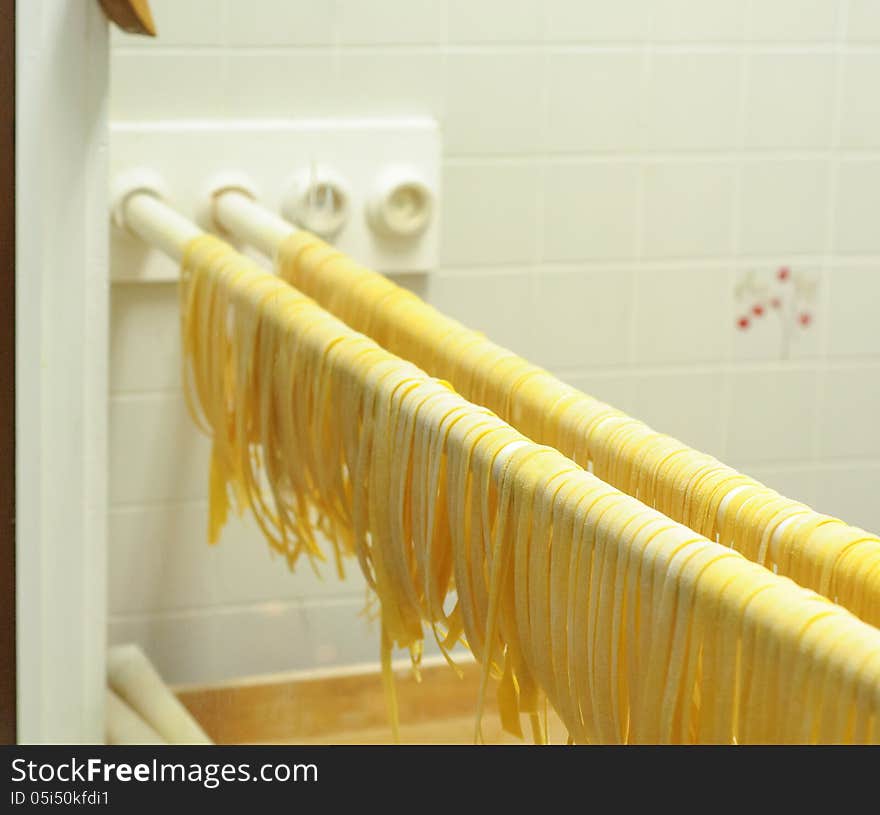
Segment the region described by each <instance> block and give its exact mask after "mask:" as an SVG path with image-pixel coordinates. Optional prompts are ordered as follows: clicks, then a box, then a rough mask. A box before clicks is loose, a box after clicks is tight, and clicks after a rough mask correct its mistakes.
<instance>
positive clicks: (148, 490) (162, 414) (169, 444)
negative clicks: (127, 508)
mask: <svg viewBox="0 0 880 815" xmlns="http://www.w3.org/2000/svg"><path fill="white" fill-rule="evenodd" d="M107 449H108V451H109V468H110V469H109V478H110V504H111V506H113V505H117V504H131V503H144V502H150V501H181V500H186V499H191V498H204V497H205V496H206V495H207V488H208V463H209V460H210V450H211V443H210V441H209V440H208V439H207V437H205V436H204V435H202V433H201V431H200V430H199V429H198V428H197V427H196V425H195V424H194V423H193V421H192V419H190V417H189V414H188V413H187V410H186V405H185V404H184V400H183V396H182V395H181V394H178V393H174V394H168V395H165V394H163V395H150V396H137V397H115V398H112V399H111V400H110V433H109V438H108V444H107Z"/></svg>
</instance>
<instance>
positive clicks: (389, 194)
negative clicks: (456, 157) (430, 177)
mask: <svg viewBox="0 0 880 815" xmlns="http://www.w3.org/2000/svg"><path fill="white" fill-rule="evenodd" d="M433 214H434V193H433V191H432V190H431V188H430V187H429V186H428V184H427V183H426V182H425V181H424V179H422V178H421V176H419V174H418V173H416V172H415V171H413V170H410V169H409V168H406V167H393V168H390V169H388V170H386V171H385V172H384V173H383V174H382V175H381V176H380V177H379V179H378V181H377V182H376V185H375V187H374V189H373V193H372V195H371V196H370V198H369V200H368V201H367V220H368V222H369V224H370V226H371V227H372V228H373V229H374V230H375V231H376V232H379V233H380V234H382V235H385V236H386V237H390V238H411V237H413V236H415V235H418V234H420V233H421V232H423V231H424V230H425V228H426V227H427V226H428V224H429V223H430V222H431V217H432V216H433Z"/></svg>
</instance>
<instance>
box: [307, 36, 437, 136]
mask: <svg viewBox="0 0 880 815" xmlns="http://www.w3.org/2000/svg"><path fill="white" fill-rule="evenodd" d="M444 60H445V57H444V55H443V54H442V53H439V52H427V51H422V52H420V51H403V50H401V51H399V52H398V51H393V50H392V51H387V52H385V53H375V52H374V53H369V54H359V53H351V52H348V51H341V52H340V53H339V54H338V55H337V57H336V69H335V70H336V77H335V80H334V84H333V85H332V86H330V87H329V88H328V87H327V86H325V85H323V84H322V83H318V86H317V92H318V93H319V94H320V93H323V94H324V95H326V96H329V97H330V99H329V102H327V101H325V104H330V105H331V106H332V112H333V115H334V116H342V117H347V116H435V117H436V118H438V119H442V118H443V117H444V116H445V113H446V77H445V64H444Z"/></svg>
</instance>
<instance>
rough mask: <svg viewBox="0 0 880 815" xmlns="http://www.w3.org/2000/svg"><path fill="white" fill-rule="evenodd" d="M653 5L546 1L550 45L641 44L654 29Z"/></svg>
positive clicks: (638, 0) (647, 1) (641, 0)
mask: <svg viewBox="0 0 880 815" xmlns="http://www.w3.org/2000/svg"><path fill="white" fill-rule="evenodd" d="M474 5H477V4H476V3H474ZM651 5H652V0H615V2H613V3H608V2H606V0H544V2H543V7H544V13H545V14H546V23H545V26H546V29H545V30H546V36H547V39H548V40H550V41H551V42H609V41H633V40H641V39H644V38H645V37H647V36H648V34H649V32H650V29H651Z"/></svg>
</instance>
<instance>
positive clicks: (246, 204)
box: [214, 189, 296, 260]
mask: <svg viewBox="0 0 880 815" xmlns="http://www.w3.org/2000/svg"><path fill="white" fill-rule="evenodd" d="M214 218H215V219H216V220H217V223H218V225H219V226H221V227H223V229H225V230H227V231H228V232H230V233H232V234H233V235H234V236H235V237H236V238H239V239H240V240H242V241H244V242H245V243H247V244H250V245H251V246H253V247H255V248H256V249H258V250H259V251H260V252H262V253H263V254H264V255H266V256H267V257H270V258H272V259H273V260H274V258H275V254H276V252H277V251H278V246H279V245H280V244H281V242H282V241H283V240H284V239H285V238H286V237H288V236H289V235H291V234H293V233H294V232H296V227H294V226H292V225H291V224H290V223H288V222H287V221H285V220H284V219H283V218H282V217H281V216H280V215H276V214H275V213H274V212H272V211H271V210H269V209H266V207H264V206H262V205H261V204H258V203H257V202H256V201H254V200H253V198H251V197H250V196H248V195H246V194H245V193H243V192H241V191H240V190H236V189H228V190H224V191H221V192H218V193H217V194H216V195H215V197H214Z"/></svg>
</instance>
